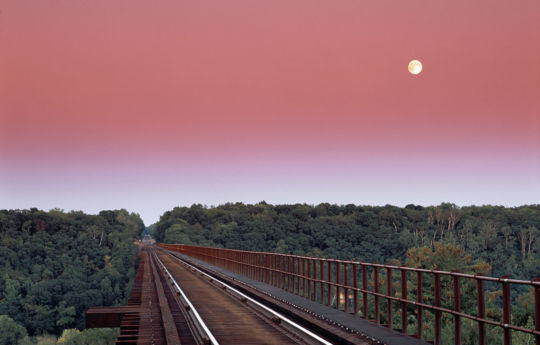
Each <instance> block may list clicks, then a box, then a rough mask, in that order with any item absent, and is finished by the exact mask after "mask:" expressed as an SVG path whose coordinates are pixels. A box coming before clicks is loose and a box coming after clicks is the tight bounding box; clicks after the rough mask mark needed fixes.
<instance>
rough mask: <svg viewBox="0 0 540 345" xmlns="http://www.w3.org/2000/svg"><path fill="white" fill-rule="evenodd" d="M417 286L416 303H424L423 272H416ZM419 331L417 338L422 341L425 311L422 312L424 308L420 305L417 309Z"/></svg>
mask: <svg viewBox="0 0 540 345" xmlns="http://www.w3.org/2000/svg"><path fill="white" fill-rule="evenodd" d="M416 278H417V279H416V285H417V288H416V301H417V302H418V303H422V272H421V271H418V272H416ZM417 313H418V315H417V320H416V321H417V326H418V328H417V331H416V336H417V337H418V339H422V316H423V315H422V313H423V310H422V307H421V306H420V305H418V309H417Z"/></svg>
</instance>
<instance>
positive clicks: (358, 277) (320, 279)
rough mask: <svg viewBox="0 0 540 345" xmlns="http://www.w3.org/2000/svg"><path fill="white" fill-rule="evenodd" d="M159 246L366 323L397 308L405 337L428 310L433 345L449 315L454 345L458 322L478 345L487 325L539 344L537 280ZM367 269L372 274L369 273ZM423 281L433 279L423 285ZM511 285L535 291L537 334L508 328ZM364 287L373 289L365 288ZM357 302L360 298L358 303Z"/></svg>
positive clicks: (388, 318) (507, 338)
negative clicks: (497, 312)
mask: <svg viewBox="0 0 540 345" xmlns="http://www.w3.org/2000/svg"><path fill="white" fill-rule="evenodd" d="M158 246H160V247H162V248H164V249H168V250H172V251H177V252H180V253H183V254H185V255H188V256H191V257H194V258H197V259H200V260H203V261H206V262H208V263H210V264H213V265H216V266H220V267H223V268H225V269H228V270H230V271H233V272H235V273H238V274H242V275H244V276H246V277H249V278H251V279H254V280H258V281H261V282H265V283H268V284H271V285H273V286H276V287H279V288H282V289H284V290H286V291H288V292H291V293H294V294H297V295H299V296H302V297H305V298H308V299H311V300H314V301H318V302H320V303H322V304H326V305H328V306H331V307H334V308H337V309H340V310H344V311H345V312H349V313H352V314H355V315H358V314H360V317H362V318H366V319H369V317H370V316H372V317H373V318H374V320H373V321H374V322H376V323H381V322H382V321H381V319H382V318H385V324H384V326H387V327H393V326H392V325H393V311H394V309H396V310H397V309H398V308H397V307H399V309H400V315H401V332H403V333H405V334H407V326H408V319H407V318H408V315H410V313H413V312H414V313H415V315H416V320H417V322H416V326H417V327H416V334H414V335H413V336H415V337H418V338H420V339H424V336H423V329H424V326H426V322H425V321H424V320H423V316H424V315H426V311H430V312H432V313H433V314H434V322H433V330H434V336H433V339H432V341H433V343H434V344H435V345H440V344H441V342H442V338H441V337H442V322H441V320H442V316H443V314H446V315H451V316H453V319H454V321H453V323H454V345H460V344H461V319H462V318H463V319H469V320H472V321H474V322H476V323H477V326H478V343H479V344H480V345H486V342H487V337H486V325H491V326H495V327H500V328H502V329H503V338H504V344H505V345H511V338H512V335H511V332H512V331H519V332H524V333H529V334H531V335H534V337H535V339H536V344H537V345H540V279H535V280H517V279H510V278H509V277H508V276H503V277H500V278H496V277H489V276H483V275H480V274H476V275H473V274H467V273H461V272H456V271H454V272H448V271H441V270H430V269H424V268H414V267H407V266H395V265H384V264H378V263H367V262H356V261H350V260H337V259H328V258H316V257H309V256H300V255H291V254H280V253H268V252H257V251H244V250H236V249H225V248H212V247H202V246H192V245H183V244H158ZM368 269H369V271H370V272H368ZM381 271H383V272H384V273H382V274H383V275H386V279H383V280H382V282H381ZM394 272H399V277H396V275H395V274H394ZM410 274H416V282H415V283H416V284H414V285H415V286H413V289H409V288H408V287H407V278H408V275H410ZM426 277H431V278H432V279H429V280H426ZM443 277H447V278H449V279H450V281H451V282H450V283H449V286H448V288H449V289H450V290H451V295H452V299H453V305H452V306H451V307H450V306H448V307H444V306H442V305H441V300H442V298H441V287H442V284H441V278H443ZM382 278H384V277H382ZM396 278H397V279H396ZM466 281H473V282H474V285H476V289H475V290H476V298H477V301H476V302H477V313H476V315H472V314H468V313H466V312H463V311H462V310H461V303H462V297H461V294H462V292H461V287H462V286H463V285H464V282H466ZM428 282H433V284H432V286H430V288H431V289H428V290H424V288H425V285H427V283H428ZM484 282H494V283H497V284H501V285H502V286H501V287H502V304H503V305H502V321H498V320H493V319H489V318H487V317H486V311H485V291H486V290H485V287H484ZM511 284H514V285H522V286H523V285H524V286H530V287H531V288H532V289H533V290H534V308H535V329H529V328H523V327H520V326H517V325H515V324H512V320H511V309H512V306H511V302H512V298H511V292H510V287H511ZM382 285H385V287H386V289H385V290H386V291H380V288H381V287H382ZM368 286H369V287H371V289H368ZM469 287H472V286H469ZM414 290H416V291H414ZM411 291H412V292H416V299H411V298H410V297H409V296H408V294H409V293H410V292H411ZM426 292H428V293H431V295H432V296H433V297H432V298H431V299H432V300H433V303H427V302H428V300H427V299H426V298H425V297H426ZM370 296H371V299H372V300H373V302H372V303H369V302H370V301H369V299H370V298H369V297H370ZM359 297H362V298H361V301H360V298H359ZM381 299H382V300H384V301H386V308H385V309H386V315H384V316H383V315H382V314H381V310H380V309H381V303H380V302H381ZM360 302H361V303H360ZM369 311H371V313H370V312H369Z"/></svg>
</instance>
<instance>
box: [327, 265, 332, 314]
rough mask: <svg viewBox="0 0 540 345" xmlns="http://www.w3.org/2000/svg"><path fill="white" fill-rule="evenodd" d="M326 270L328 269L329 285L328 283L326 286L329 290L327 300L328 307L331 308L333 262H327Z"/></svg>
mask: <svg viewBox="0 0 540 345" xmlns="http://www.w3.org/2000/svg"><path fill="white" fill-rule="evenodd" d="M326 269H327V273H328V280H327V283H326V286H327V288H328V291H327V292H328V294H327V296H326V299H327V302H328V303H327V305H328V306H329V307H331V305H330V303H331V300H330V295H331V294H332V293H331V292H332V285H331V282H332V273H331V272H332V262H331V261H330V260H327V261H326Z"/></svg>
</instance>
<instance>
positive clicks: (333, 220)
mask: <svg viewBox="0 0 540 345" xmlns="http://www.w3.org/2000/svg"><path fill="white" fill-rule="evenodd" d="M151 229H152V231H153V235H154V237H155V238H156V240H157V241H158V242H167V243H186V244H195V245H205V246H217V247H226V248H233V249H245V250H257V251H274V252H281V253H294V254H298V255H312V256H322V257H331V258H339V259H347V260H349V259H355V260H358V261H368V262H378V263H389V262H390V261H391V260H399V261H401V262H404V261H405V259H406V257H407V255H406V254H407V251H408V250H409V249H410V248H416V247H429V248H434V244H435V243H437V242H443V243H451V244H454V245H456V246H459V247H461V248H463V249H464V251H465V252H466V253H467V254H469V255H471V256H472V258H474V259H475V260H480V261H484V262H486V263H488V264H489V265H490V267H491V270H490V272H489V274H490V275H493V276H502V275H511V276H512V277H513V278H523V279H531V278H534V277H536V276H537V275H539V273H538V272H540V205H530V206H522V207H516V208H506V207H501V206H471V207H461V208H460V207H457V206H456V205H454V204H449V203H445V204H441V205H438V206H432V207H422V206H415V205H407V206H406V207H404V208H399V207H395V206H390V205H387V206H381V207H374V206H355V205H342V206H340V205H331V204H326V203H323V204H319V205H315V206H312V205H306V204H295V205H275V206H274V205H269V204H267V203H265V202H261V203H258V204H255V205H244V204H242V203H236V204H225V205H221V206H218V207H205V206H202V205H198V204H196V205H193V206H191V207H176V208H174V209H173V210H171V211H167V212H165V213H164V214H163V215H162V216H161V218H160V220H159V221H158V222H157V223H156V224H154V225H153V226H152V227H151Z"/></svg>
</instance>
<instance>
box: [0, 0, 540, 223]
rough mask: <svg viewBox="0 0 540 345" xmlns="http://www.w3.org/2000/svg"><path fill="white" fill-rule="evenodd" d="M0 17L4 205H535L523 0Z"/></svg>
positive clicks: (184, 4)
mask: <svg viewBox="0 0 540 345" xmlns="http://www.w3.org/2000/svg"><path fill="white" fill-rule="evenodd" d="M0 11H1V13H0V208H28V207H39V208H44V209H49V208H53V207H60V208H64V209H66V210H69V209H82V210H85V211H88V212H97V211H98V210H100V209H104V208H120V207H124V208H128V209H129V210H131V211H135V212H139V213H140V214H141V215H142V216H143V218H144V220H145V221H146V222H147V223H151V222H154V221H156V220H157V219H158V217H159V215H160V214H162V213H163V212H164V211H165V210H168V209H170V208H172V207H173V206H175V205H190V204H192V203H202V204H208V205H216V204H219V203H223V202H227V201H244V202H257V201H260V200H263V199H264V200H266V201H267V202H272V203H290V202H307V203H319V202H323V201H328V202H334V203H340V204H341V203H356V204H378V205H380V204H382V205H384V204H387V203H389V204H396V205H401V206H403V205H405V204H408V203H418V204H423V205H429V204H438V203H440V202H455V203H457V204H458V205H470V204H488V203H489V204H502V205H508V206H515V205H521V204H527V203H540V43H539V42H540V24H539V23H540V3H539V2H538V1H537V0H515V1H506V0H505V1H501V0H477V1H469V0H454V1H434V0H429V1H424V0H406V1H390V0H389V1H381V0H378V1H358V0H354V1H348V0H342V1H313V0H295V1H291V0H284V1H280V0H272V1H252V0H243V1H241V0H229V1H217V0H215V1H204V0H197V1H195V0H193V1H161V2H159V3H154V2H150V1H104V0H96V1H91V2H90V1H71V0H62V1H61V0H59V1H38V2H36V1H27V0H16V1H15V0H7V1H4V2H3V3H2V4H0ZM413 58H417V59H419V60H421V61H422V62H423V64H424V70H423V72H422V73H421V74H420V75H418V76H413V75H411V74H409V73H408V72H407V64H408V62H409V61H410V60H411V59H413Z"/></svg>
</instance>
